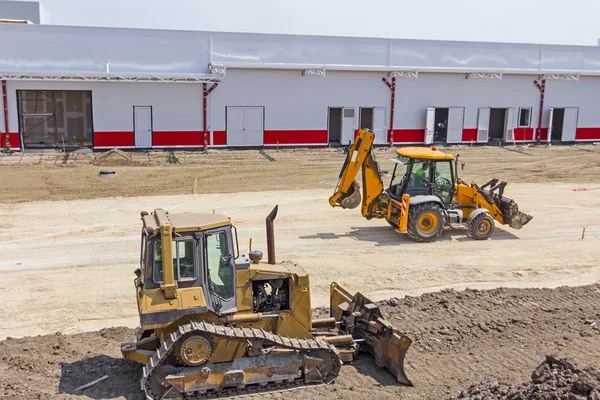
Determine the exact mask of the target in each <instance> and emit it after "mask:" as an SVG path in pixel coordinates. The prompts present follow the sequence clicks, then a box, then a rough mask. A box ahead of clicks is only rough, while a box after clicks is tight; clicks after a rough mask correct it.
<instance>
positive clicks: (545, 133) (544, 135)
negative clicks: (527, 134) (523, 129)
mask: <svg viewBox="0 0 600 400" xmlns="http://www.w3.org/2000/svg"><path fill="white" fill-rule="evenodd" d="M534 133H535V134H537V129H536V130H534ZM534 139H535V140H537V138H534ZM546 140H548V128H540V141H544V142H545V141H546Z"/></svg>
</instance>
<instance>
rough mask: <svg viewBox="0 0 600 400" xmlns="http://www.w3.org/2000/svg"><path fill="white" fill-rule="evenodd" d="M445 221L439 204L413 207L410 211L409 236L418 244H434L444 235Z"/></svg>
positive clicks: (424, 204) (423, 204)
mask: <svg viewBox="0 0 600 400" xmlns="http://www.w3.org/2000/svg"><path fill="white" fill-rule="evenodd" d="M444 221H445V219H444V213H443V211H442V208H441V207H440V205H439V204H437V203H422V204H417V205H415V206H411V207H410V208H409V211H408V226H407V233H408V236H410V238H411V239H413V240H416V241H417V242H433V241H434V240H436V239H437V238H438V237H439V236H440V235H441V234H442V231H443V230H444Z"/></svg>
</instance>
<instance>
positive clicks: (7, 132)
mask: <svg viewBox="0 0 600 400" xmlns="http://www.w3.org/2000/svg"><path fill="white" fill-rule="evenodd" d="M2 104H3V106H4V150H5V151H6V152H7V153H8V152H10V149H11V147H10V129H8V97H7V95H6V81H5V80H3V81H2Z"/></svg>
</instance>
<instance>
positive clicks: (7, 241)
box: [0, 183, 600, 338]
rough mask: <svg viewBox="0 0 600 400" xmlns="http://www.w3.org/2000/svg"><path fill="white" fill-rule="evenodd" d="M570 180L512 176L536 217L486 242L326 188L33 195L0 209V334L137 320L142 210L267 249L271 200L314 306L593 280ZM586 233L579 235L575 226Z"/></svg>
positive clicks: (593, 242) (594, 233)
mask: <svg viewBox="0 0 600 400" xmlns="http://www.w3.org/2000/svg"><path fill="white" fill-rule="evenodd" d="M573 186H574V185H573V184H558V183H557V184H531V185H525V184H514V185H511V186H509V187H508V188H507V193H506V195H507V196H510V197H512V198H514V199H517V201H518V202H519V205H520V207H521V209H522V210H524V211H526V212H529V213H531V214H532V215H534V219H533V221H532V222H531V223H530V224H529V225H527V226H525V227H524V228H523V229H522V230H519V231H516V230H513V229H510V228H508V227H498V228H497V231H496V233H495V234H494V236H493V237H492V238H491V240H487V241H474V240H472V239H470V238H468V237H466V230H460V229H459V230H455V231H447V232H445V233H444V234H443V235H442V237H441V238H440V240H439V241H437V242H435V243H430V244H419V243H415V242H412V241H411V240H409V239H408V237H406V236H404V235H400V234H397V233H395V232H394V231H393V230H392V229H391V227H389V226H388V225H387V223H386V222H385V221H375V220H374V221H367V220H365V219H364V218H362V216H361V215H360V212H359V210H341V209H333V208H331V207H330V206H329V204H328V203H327V198H328V196H329V195H330V194H331V192H330V190H323V189H319V190H296V191H273V192H261V193H256V192H254V193H236V194H206V195H187V196H186V195H179V196H156V197H132V198H109V199H94V200H76V201H53V202H29V203H18V204H8V205H4V206H3V207H0V219H1V220H2V221H3V223H2V224H0V243H1V246H2V251H1V253H2V257H1V258H0V273H1V274H2V279H1V280H0V314H1V315H3V318H2V324H0V338H4V337H6V336H15V337H19V336H24V335H32V334H45V333H51V332H55V331H61V332H63V333H74V332H79V331H82V330H96V329H100V328H102V327H106V326H116V325H125V326H130V327H133V326H135V325H136V324H137V318H136V307H135V298H134V296H133V286H132V285H133V284H132V280H133V277H134V275H133V270H134V269H135V268H136V263H137V262H138V260H139V254H138V251H139V231H140V229H141V225H140V221H139V212H140V211H142V210H147V211H150V210H152V209H154V208H159V207H164V208H165V209H167V210H169V211H171V212H182V211H205V212H212V210H213V209H216V211H217V212H223V213H225V214H227V215H229V216H231V217H232V219H233V222H234V223H235V224H236V225H237V227H238V231H239V235H240V236H239V239H240V247H241V249H242V252H245V251H247V248H248V247H247V243H248V240H249V238H253V247H254V248H262V249H263V250H265V249H266V244H265V233H264V232H265V230H264V229H265V227H264V219H265V216H266V215H267V214H268V213H269V211H270V210H271V208H272V207H273V206H274V205H275V204H279V215H278V217H277V219H276V221H275V227H276V247H277V254H278V259H279V260H283V259H287V260H293V261H295V262H297V263H299V264H300V265H302V266H303V267H304V268H305V269H306V270H307V271H308V272H309V273H310V276H311V287H312V300H313V305H314V306H321V305H325V304H328V295H329V294H328V293H329V284H330V282H331V281H332V280H338V281H340V283H343V284H344V285H345V286H347V287H348V288H349V289H350V290H351V291H358V290H360V291H362V292H364V293H365V294H367V295H368V296H370V297H372V298H373V299H375V300H379V299H386V298H389V297H392V296H402V295H404V294H413V295H415V294H420V293H422V292H426V291H435V290H439V289H441V288H445V287H454V288H464V287H479V288H489V287H497V286H500V285H505V286H513V287H530V286H556V285H562V284H570V285H577V284H588V283H592V282H597V281H598V280H599V279H600V254H599V253H598V251H597V249H598V248H599V246H598V245H599V244H600V221H598V220H597V219H596V218H594V217H593V216H594V215H595V214H596V210H597V208H598V207H599V206H600V191H588V192H573V191H572V188H573ZM583 227H585V228H586V233H585V240H581V234H582V228H583Z"/></svg>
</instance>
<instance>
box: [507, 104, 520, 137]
mask: <svg viewBox="0 0 600 400" xmlns="http://www.w3.org/2000/svg"><path fill="white" fill-rule="evenodd" d="M516 117H517V112H516V108H515V107H510V108H508V109H507V110H506V123H505V125H504V126H505V131H504V141H505V142H514V141H515V126H516V121H515V119H516Z"/></svg>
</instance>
